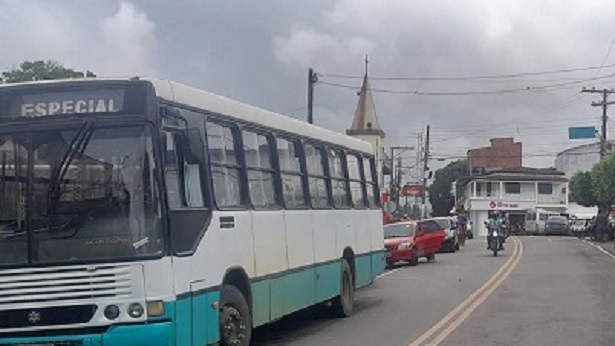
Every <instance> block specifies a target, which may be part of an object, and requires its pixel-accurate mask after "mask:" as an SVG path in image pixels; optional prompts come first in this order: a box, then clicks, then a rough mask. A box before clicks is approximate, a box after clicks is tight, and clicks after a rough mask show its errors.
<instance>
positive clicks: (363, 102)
mask: <svg viewBox="0 0 615 346" xmlns="http://www.w3.org/2000/svg"><path fill="white" fill-rule="evenodd" d="M368 64H369V60H367V56H365V76H364V77H363V85H362V86H361V90H360V91H359V102H358V103H357V108H356V110H355V112H354V119H353V120H352V125H351V126H350V128H349V129H348V130H346V134H348V135H350V136H354V135H375V136H378V137H380V138H384V131H382V129H381V128H380V123H379V122H378V115H377V114H376V105H375V103H374V97H373V95H372V91H371V89H370V86H369V78H368Z"/></svg>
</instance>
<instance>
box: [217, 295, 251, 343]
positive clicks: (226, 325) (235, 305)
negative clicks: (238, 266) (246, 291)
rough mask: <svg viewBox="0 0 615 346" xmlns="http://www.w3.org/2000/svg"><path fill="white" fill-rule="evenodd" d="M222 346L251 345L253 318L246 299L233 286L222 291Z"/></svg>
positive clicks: (220, 319) (220, 325)
mask: <svg viewBox="0 0 615 346" xmlns="http://www.w3.org/2000/svg"><path fill="white" fill-rule="evenodd" d="M219 328H220V345H221V346H227V345H245V346H248V345H250V340H251V338H252V316H251V315H250V308H249V307H248V303H247V302H246V298H245V297H244V296H243V294H241V291H239V289H237V287H235V286H233V285H222V289H221V290H220V316H219Z"/></svg>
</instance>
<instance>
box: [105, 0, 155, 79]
mask: <svg viewBox="0 0 615 346" xmlns="http://www.w3.org/2000/svg"><path fill="white" fill-rule="evenodd" d="M100 32H101V36H102V40H101V41H102V42H103V46H104V47H105V48H104V50H105V56H106V57H107V58H108V60H106V61H105V62H104V66H105V67H104V71H105V72H106V71H108V72H109V73H120V74H130V73H137V74H138V73H146V74H147V73H151V72H152V71H151V70H150V68H149V66H150V64H149V61H150V59H151V57H152V55H153V52H154V48H155V43H156V39H155V35H154V24H153V23H152V22H151V21H150V20H149V18H148V17H147V14H146V13H145V12H143V11H140V10H139V9H137V8H136V7H135V6H134V5H133V4H131V3H125V2H124V3H122V4H121V5H120V6H119V9H118V11H117V12H116V13H114V14H113V15H111V16H109V17H107V18H105V19H103V20H102V22H101V24H100Z"/></svg>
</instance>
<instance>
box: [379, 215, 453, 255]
mask: <svg viewBox="0 0 615 346" xmlns="http://www.w3.org/2000/svg"><path fill="white" fill-rule="evenodd" d="M444 237H445V231H444V228H443V227H441V226H440V225H439V224H438V223H437V222H435V221H433V220H423V221H403V222H398V223H394V224H388V225H386V226H384V246H385V248H386V262H387V265H388V266H392V265H394V264H395V263H397V262H400V261H405V262H408V263H409V264H410V265H411V266H415V265H416V264H417V263H418V260H419V258H421V257H426V258H427V260H428V261H430V262H432V261H434V260H435V259H436V252H437V251H438V249H439V248H440V246H441V244H442V242H443V241H444Z"/></svg>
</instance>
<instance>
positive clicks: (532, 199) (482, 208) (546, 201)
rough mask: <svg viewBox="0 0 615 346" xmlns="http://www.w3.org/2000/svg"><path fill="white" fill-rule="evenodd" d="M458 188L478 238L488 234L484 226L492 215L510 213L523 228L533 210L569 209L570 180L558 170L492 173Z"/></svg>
mask: <svg viewBox="0 0 615 346" xmlns="http://www.w3.org/2000/svg"><path fill="white" fill-rule="evenodd" d="M457 184H458V185H459V191H461V194H462V195H461V196H460V201H461V202H462V203H463V204H464V206H465V209H466V210H468V212H469V216H470V220H472V222H473V224H474V232H476V233H477V234H478V235H486V234H487V231H486V229H485V227H483V223H484V222H485V221H487V219H488V218H489V213H490V212H492V211H502V212H505V213H507V214H508V215H509V218H510V221H511V223H512V224H518V223H521V224H523V222H524V220H525V213H526V211H527V210H529V209H534V208H541V209H545V210H548V211H555V212H562V213H563V212H566V210H567V208H568V179H567V178H566V177H565V175H564V173H563V172H559V171H557V170H555V169H533V168H519V169H511V170H500V171H492V172H488V173H485V174H483V175H479V176H473V177H471V178H466V179H465V180H461V181H459V182H457Z"/></svg>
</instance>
